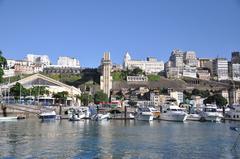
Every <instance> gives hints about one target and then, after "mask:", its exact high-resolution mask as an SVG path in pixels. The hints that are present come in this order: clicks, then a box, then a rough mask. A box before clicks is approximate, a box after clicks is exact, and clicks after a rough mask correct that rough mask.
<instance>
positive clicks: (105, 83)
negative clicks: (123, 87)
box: [100, 52, 112, 97]
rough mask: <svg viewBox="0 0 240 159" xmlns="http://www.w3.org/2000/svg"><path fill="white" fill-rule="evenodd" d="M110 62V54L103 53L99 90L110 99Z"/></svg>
mask: <svg viewBox="0 0 240 159" xmlns="http://www.w3.org/2000/svg"><path fill="white" fill-rule="evenodd" d="M111 71H112V62H111V59H110V53H109V52H105V53H104V56H103V58H102V61H101V72H102V76H101V77H100V89H101V90H103V92H104V93H106V94H107V95H108V97H110V90H111V89H112V76H111Z"/></svg>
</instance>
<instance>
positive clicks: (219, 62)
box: [213, 58, 229, 81]
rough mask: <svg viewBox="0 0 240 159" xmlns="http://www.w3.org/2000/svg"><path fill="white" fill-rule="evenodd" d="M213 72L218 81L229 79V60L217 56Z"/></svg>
mask: <svg viewBox="0 0 240 159" xmlns="http://www.w3.org/2000/svg"><path fill="white" fill-rule="evenodd" d="M213 74H214V75H215V76H216V77H217V80H218V81H221V80H228V79H229V78H228V61H227V59H225V58H216V59H214V60H213Z"/></svg>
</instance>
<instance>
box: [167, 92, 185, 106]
mask: <svg viewBox="0 0 240 159" xmlns="http://www.w3.org/2000/svg"><path fill="white" fill-rule="evenodd" d="M170 97H171V98H174V99H176V100H177V104H178V105H179V104H180V103H183V92H177V91H173V92H170Z"/></svg>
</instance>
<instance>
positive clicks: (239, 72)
mask: <svg viewBox="0 0 240 159" xmlns="http://www.w3.org/2000/svg"><path fill="white" fill-rule="evenodd" d="M232 79H233V80H234V81H240V64H238V63H233V64H232Z"/></svg>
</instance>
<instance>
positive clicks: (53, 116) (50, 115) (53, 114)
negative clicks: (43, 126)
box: [39, 111, 56, 120]
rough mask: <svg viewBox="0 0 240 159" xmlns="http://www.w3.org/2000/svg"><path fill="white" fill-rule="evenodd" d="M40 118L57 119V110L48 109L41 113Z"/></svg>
mask: <svg viewBox="0 0 240 159" xmlns="http://www.w3.org/2000/svg"><path fill="white" fill-rule="evenodd" d="M39 118H40V119H42V120H55V119H56V112H55V111H46V112H42V113H40V114H39Z"/></svg>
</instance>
